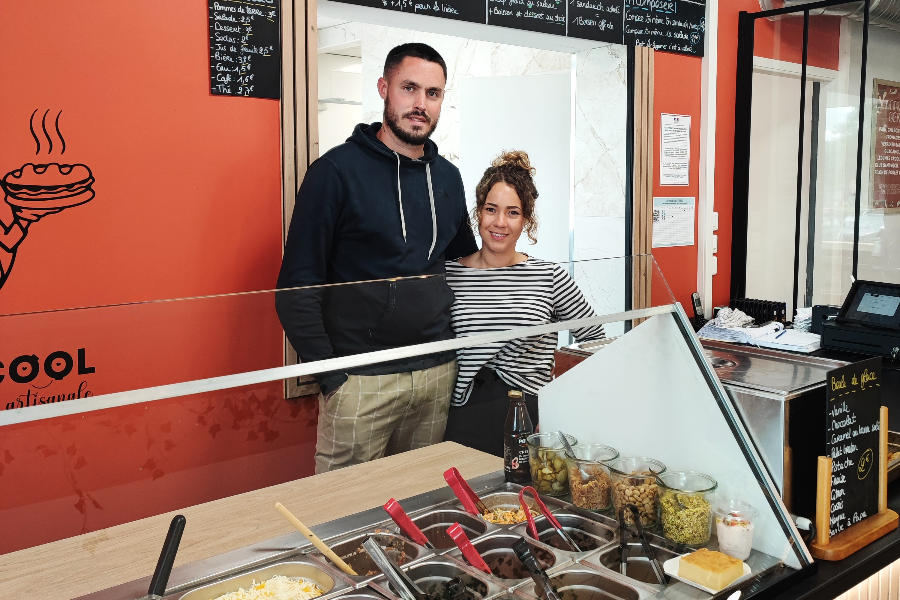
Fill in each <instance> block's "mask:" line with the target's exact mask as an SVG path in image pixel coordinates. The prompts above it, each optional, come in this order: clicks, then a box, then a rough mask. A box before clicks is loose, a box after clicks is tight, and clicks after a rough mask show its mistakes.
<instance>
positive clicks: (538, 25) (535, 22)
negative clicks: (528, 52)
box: [487, 0, 566, 35]
mask: <svg viewBox="0 0 900 600" xmlns="http://www.w3.org/2000/svg"><path fill="white" fill-rule="evenodd" d="M487 8H488V15H487V22H488V25H499V26H501V27H512V28H513V29H523V30H525V31H538V32H540V33H555V34H556V35H566V0H488V6H487Z"/></svg>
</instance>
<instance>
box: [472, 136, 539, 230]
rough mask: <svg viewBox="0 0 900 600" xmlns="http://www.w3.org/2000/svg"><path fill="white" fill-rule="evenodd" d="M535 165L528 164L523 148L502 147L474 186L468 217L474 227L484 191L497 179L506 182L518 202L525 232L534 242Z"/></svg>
mask: <svg viewBox="0 0 900 600" xmlns="http://www.w3.org/2000/svg"><path fill="white" fill-rule="evenodd" d="M535 172H536V169H535V168H534V167H532V166H531V161H529V159H528V153H527V152H525V151H524V150H504V151H503V152H502V153H501V154H500V156H498V157H497V158H495V159H494V160H493V162H491V166H490V167H488V168H487V169H485V170H484V175H482V176H481V181H479V182H478V186H477V187H476V188H475V208H473V209H472V221H473V222H474V224H475V226H476V227H478V226H479V225H480V224H481V211H482V209H483V208H484V202H485V200H487V196H488V193H489V192H490V191H491V189H492V188H493V187H494V185H495V184H497V183H500V182H501V181H502V182H504V183H506V184H508V185H510V186H511V187H512V188H513V189H514V190H515V191H516V194H517V195H518V196H519V200H520V201H521V202H522V216H523V217H524V218H525V227H524V230H525V234H526V235H528V239H529V240H531V243H532V244H534V243H536V242H537V228H538V218H537V214H535V212H534V204H535V201H536V200H537V197H538V191H537V187H535V185H534V174H535Z"/></svg>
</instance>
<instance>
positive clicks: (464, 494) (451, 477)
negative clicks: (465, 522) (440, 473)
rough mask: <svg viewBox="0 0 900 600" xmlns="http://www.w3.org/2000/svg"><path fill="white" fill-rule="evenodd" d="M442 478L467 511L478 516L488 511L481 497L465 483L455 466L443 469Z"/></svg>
mask: <svg viewBox="0 0 900 600" xmlns="http://www.w3.org/2000/svg"><path fill="white" fill-rule="evenodd" d="M444 480H445V481H446V482H447V485H449V486H450V488H451V489H452V490H453V493H454V494H456V497H457V498H459V501H460V502H462V505H463V507H464V508H465V509H466V510H467V511H468V512H470V513H472V514H473V515H478V516H482V515H483V514H484V513H486V512H488V508H487V506H485V505H484V502H482V501H481V498H479V497H478V495H477V494H476V493H475V492H473V491H472V488H471V487H469V484H468V483H466V480H465V479H463V476H462V475H460V474H459V471H457V470H456V467H450V468H449V469H447V470H446V471H444Z"/></svg>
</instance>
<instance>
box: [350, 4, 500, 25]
mask: <svg viewBox="0 0 900 600" xmlns="http://www.w3.org/2000/svg"><path fill="white" fill-rule="evenodd" d="M338 1H339V2H344V3H346V4H357V5H359V6H368V7H370V8H383V9H385V10H396V11H400V12H405V13H414V14H417V15H428V16H431V17H441V18H444V19H456V20H459V21H469V22H470V23H484V0H430V1H429V0H338Z"/></svg>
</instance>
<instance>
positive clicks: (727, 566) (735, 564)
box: [678, 548, 744, 592]
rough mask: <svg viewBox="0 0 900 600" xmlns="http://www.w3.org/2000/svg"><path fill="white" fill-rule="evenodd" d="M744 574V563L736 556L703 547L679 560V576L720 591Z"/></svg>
mask: <svg viewBox="0 0 900 600" xmlns="http://www.w3.org/2000/svg"><path fill="white" fill-rule="evenodd" d="M743 574H744V563H742V562H741V561H739V560H738V559H736V558H733V557H731V556H728V555H727V554H722V553H721V552H713V551H710V550H707V549H706V548H701V549H700V550H697V551H696V552H694V553H692V554H687V555H685V556H682V557H681V559H680V560H679V561H678V576H679V577H681V578H682V579H687V580H688V581H693V582H694V583H699V584H700V585H702V586H703V587H708V588H709V589H711V590H715V591H717V592H718V591H719V590H721V589H723V588H725V587H727V586H729V585H731V583H732V582H733V581H734V580H735V579H737V578H738V577H740V576H741V575H743Z"/></svg>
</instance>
